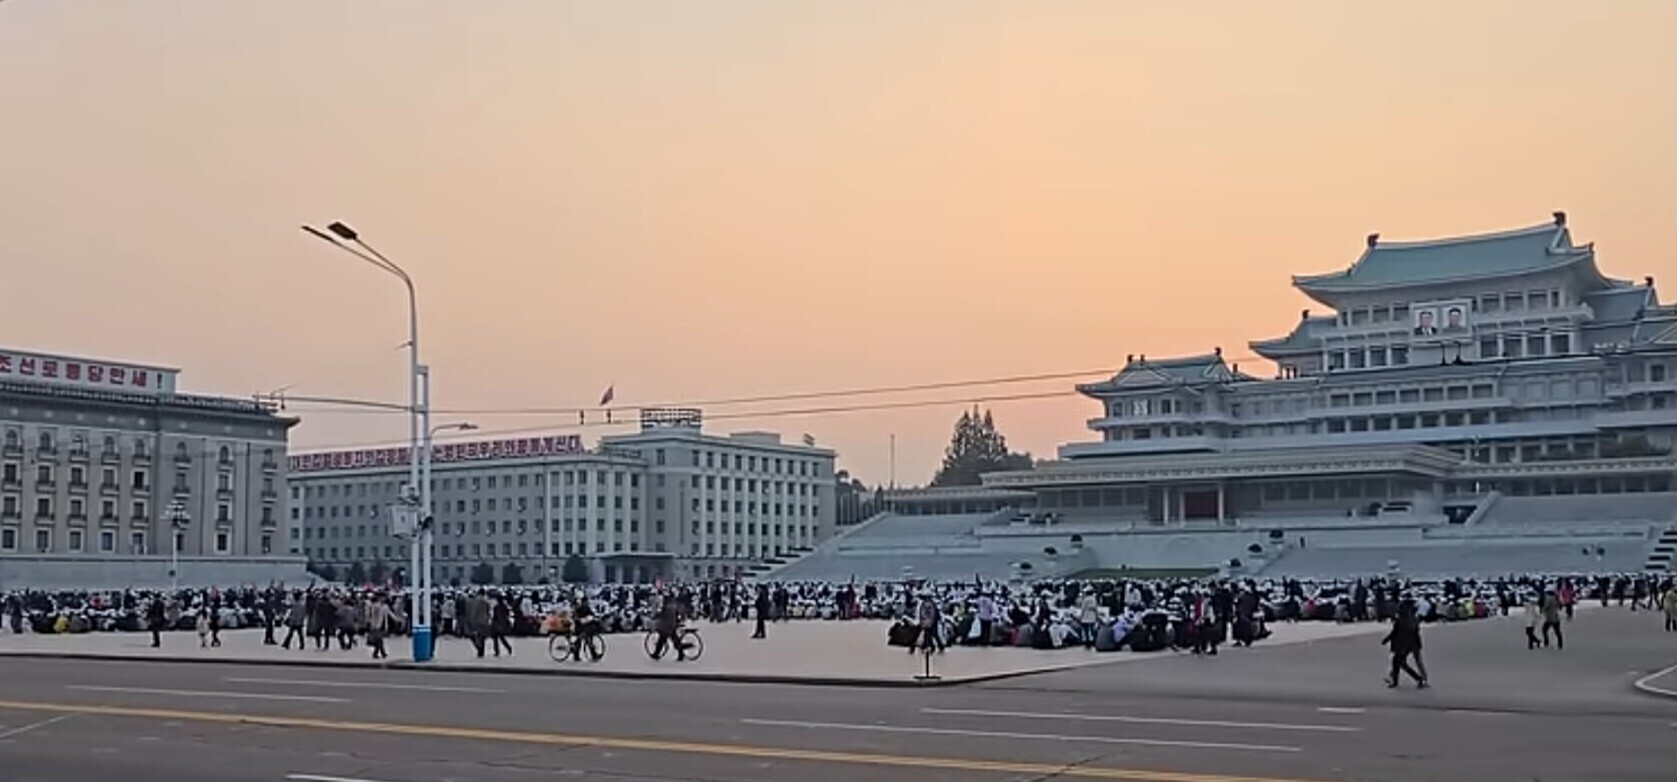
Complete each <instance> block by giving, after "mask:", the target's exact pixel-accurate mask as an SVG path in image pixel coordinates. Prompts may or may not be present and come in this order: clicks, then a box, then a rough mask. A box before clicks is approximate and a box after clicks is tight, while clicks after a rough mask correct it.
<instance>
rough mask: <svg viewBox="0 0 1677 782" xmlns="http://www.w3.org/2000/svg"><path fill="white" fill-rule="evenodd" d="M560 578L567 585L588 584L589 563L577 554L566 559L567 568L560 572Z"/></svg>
mask: <svg viewBox="0 0 1677 782" xmlns="http://www.w3.org/2000/svg"><path fill="white" fill-rule="evenodd" d="M559 578H560V580H562V581H564V582H565V583H567V584H586V583H588V563H587V562H584V561H583V560H582V557H580V556H577V555H576V554H572V555H570V556H568V557H566V558H565V567H564V568H563V569H562V570H561V571H560V573H559Z"/></svg>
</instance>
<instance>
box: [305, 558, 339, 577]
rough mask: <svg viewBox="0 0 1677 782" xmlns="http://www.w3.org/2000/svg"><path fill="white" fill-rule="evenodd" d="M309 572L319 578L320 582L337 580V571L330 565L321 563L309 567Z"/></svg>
mask: <svg viewBox="0 0 1677 782" xmlns="http://www.w3.org/2000/svg"><path fill="white" fill-rule="evenodd" d="M309 572H311V573H313V574H315V575H317V576H320V579H321V580H322V581H337V580H338V569H337V568H335V567H332V566H331V565H330V564H327V563H324V562H322V563H320V564H318V565H311V566H310V569H309Z"/></svg>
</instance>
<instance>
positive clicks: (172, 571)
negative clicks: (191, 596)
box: [163, 500, 192, 592]
mask: <svg viewBox="0 0 1677 782" xmlns="http://www.w3.org/2000/svg"><path fill="white" fill-rule="evenodd" d="M163 518H164V520H166V521H168V522H169V544H170V548H169V587H170V590H171V591H175V592H179V591H180V587H181V580H180V573H181V564H180V559H181V532H183V531H185V530H186V527H187V525H188V524H191V523H192V517H191V516H188V515H187V513H186V503H184V502H181V501H180V500H175V501H173V502H170V503H169V506H168V507H167V508H165V509H164V510H163Z"/></svg>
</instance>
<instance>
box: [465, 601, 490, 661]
mask: <svg viewBox="0 0 1677 782" xmlns="http://www.w3.org/2000/svg"><path fill="white" fill-rule="evenodd" d="M489 614H490V609H489V598H487V597H484V595H483V592H481V591H480V592H478V593H477V594H475V595H472V596H471V597H469V598H466V616H465V623H466V627H465V630H466V637H467V638H469V639H471V641H472V648H473V649H476V650H477V656H478V657H480V658H481V657H483V642H484V640H485V639H487V638H488V637H489V618H490V617H489Z"/></svg>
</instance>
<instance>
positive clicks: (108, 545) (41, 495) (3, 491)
mask: <svg viewBox="0 0 1677 782" xmlns="http://www.w3.org/2000/svg"><path fill="white" fill-rule="evenodd" d="M178 374H179V372H178V370H174V369H167V368H159V367H149V366H139V365H133V364H119V363H115V362H109V361H97V360H89V359H82V358H76V357H70V356H53V355H44V354H38V353H28V352H23V351H15V350H0V571H4V572H3V573H0V583H5V584H37V585H49V584H62V585H65V586H84V587H94V586H150V585H156V584H162V583H170V582H172V581H175V580H177V579H176V578H175V577H171V576H170V574H169V565H168V564H167V562H168V560H169V558H170V556H171V555H176V554H178V557H179V559H180V562H181V563H182V564H181V566H180V573H179V575H178V579H179V580H181V581H183V582H204V583H223V584H225V583H237V582H249V581H252V580H261V581H268V580H273V579H276V578H281V577H284V576H285V575H287V574H291V575H297V576H300V575H302V568H301V567H300V561H298V560H294V559H292V558H290V557H289V556H288V546H287V540H288V536H289V534H290V533H289V532H288V530H287V526H286V518H287V513H286V498H285V495H284V492H283V491H282V489H283V487H284V484H285V480H286V475H285V473H286V458H285V456H286V436H287V432H288V430H289V429H290V427H291V426H293V425H294V424H295V423H296V421H295V420H293V419H288V418H283V417H280V416H278V415H275V414H274V413H273V412H272V411H271V410H269V409H267V408H265V407H263V406H261V405H258V404H257V403H255V402H252V401H246V400H239V399H228V398H222V397H211V396H199V395H191V394H184V393H180V392H178V391H177V390H176V382H177V378H178ZM173 502H179V503H181V507H182V508H183V509H184V511H185V514H184V518H183V519H182V521H184V523H183V524H182V526H181V528H179V529H176V528H175V522H174V521H172V520H171V519H170V518H169V517H168V513H167V509H168V507H169V506H170V504H171V503H173Z"/></svg>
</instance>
